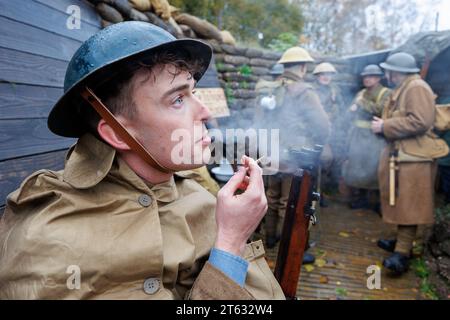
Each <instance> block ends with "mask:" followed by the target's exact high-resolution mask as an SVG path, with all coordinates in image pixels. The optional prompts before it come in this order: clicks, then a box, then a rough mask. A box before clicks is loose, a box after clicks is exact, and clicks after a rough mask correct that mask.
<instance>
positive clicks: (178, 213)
mask: <svg viewBox="0 0 450 320" xmlns="http://www.w3.org/2000/svg"><path fill="white" fill-rule="evenodd" d="M187 174H188V173H186V172H184V173H183V174H182V175H187ZM215 202H216V201H215V197H214V196H212V195H211V194H210V193H209V192H207V191H206V190H205V189H204V188H202V187H201V186H200V185H199V184H198V183H196V182H195V181H194V180H192V179H185V178H183V177H182V176H181V175H175V176H174V177H172V178H171V179H170V181H168V182H166V183H161V184H158V185H150V184H146V183H145V182H144V181H143V180H142V179H141V178H140V177H138V176H137V175H136V174H135V173H134V171H132V170H131V169H130V167H129V166H128V165H127V164H126V163H125V162H124V161H123V160H122V159H121V158H120V157H117V156H116V152H115V150H114V149H113V148H111V147H110V146H108V145H107V144H105V143H103V142H101V141H100V140H98V139H96V138H95V137H93V136H92V135H90V134H86V135H84V136H83V137H81V138H80V139H79V140H78V142H77V144H76V145H75V146H74V147H72V148H71V149H70V151H69V152H68V154H67V158H66V164H65V169H64V170H63V171H59V172H52V171H48V170H41V171H38V172H36V173H34V174H33V175H31V176H30V177H28V178H27V179H26V180H25V181H24V182H23V183H22V185H21V187H20V188H19V189H18V190H16V191H15V192H13V193H12V194H10V195H9V197H8V199H7V206H6V209H5V214H4V217H3V218H2V220H1V223H0V299H183V298H191V299H253V298H257V299H283V298H284V296H283V294H282V292H281V289H280V287H279V285H278V283H277V282H276V280H275V279H274V276H273V275H272V273H271V271H270V269H269V267H268V265H267V263H266V262H265V260H264V248H263V246H262V244H261V243H260V242H259V243H253V244H249V245H247V248H246V251H245V258H246V259H247V260H248V261H249V262H250V266H249V271H248V274H247V278H246V284H245V288H241V287H240V286H239V285H237V284H236V283H235V282H233V281H232V280H231V279H229V278H228V277H227V276H226V275H225V274H223V273H222V272H221V271H219V270H218V269H216V268H214V267H213V266H212V265H210V264H209V263H207V262H206V263H205V261H207V259H208V255H209V252H210V250H211V248H212V246H213V244H214V241H215V237H216V223H215ZM73 268H75V269H78V270H79V272H80V273H79V275H80V280H81V282H80V288H79V289H77V288H73V286H72V287H71V286H70V285H69V286H68V283H69V284H70V281H71V280H70V278H69V277H70V276H73V274H72V272H73V271H71V270H74V269H73Z"/></svg>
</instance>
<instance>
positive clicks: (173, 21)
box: [167, 17, 183, 38]
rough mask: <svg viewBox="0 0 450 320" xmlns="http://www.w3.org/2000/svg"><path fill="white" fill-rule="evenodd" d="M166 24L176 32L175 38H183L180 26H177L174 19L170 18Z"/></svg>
mask: <svg viewBox="0 0 450 320" xmlns="http://www.w3.org/2000/svg"><path fill="white" fill-rule="evenodd" d="M167 23H168V24H169V25H171V26H172V27H173V28H174V29H175V30H176V33H177V38H179V37H181V36H183V30H181V28H180V26H179V25H178V23H177V22H176V21H175V19H174V18H172V17H170V18H169V20H167Z"/></svg>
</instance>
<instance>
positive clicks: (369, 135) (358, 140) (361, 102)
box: [342, 85, 391, 190]
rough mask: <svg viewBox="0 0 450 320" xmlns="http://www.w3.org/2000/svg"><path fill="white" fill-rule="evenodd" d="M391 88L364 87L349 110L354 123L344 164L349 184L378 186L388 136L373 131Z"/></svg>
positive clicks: (361, 186) (368, 187) (367, 187)
mask: <svg viewBox="0 0 450 320" xmlns="http://www.w3.org/2000/svg"><path fill="white" fill-rule="evenodd" d="M390 94H391V90H390V89H388V88H385V87H383V86H382V85H378V86H377V87H376V88H373V90H371V91H368V90H367V89H364V90H361V91H360V92H359V93H358V94H357V95H356V98H355V100H354V101H353V104H354V105H356V106H357V107H358V109H357V110H356V111H354V112H352V111H349V113H350V117H351V120H352V126H351V130H350V134H349V139H348V147H347V148H348V149H347V152H346V153H347V161H345V163H344V165H343V168H342V172H343V173H342V175H343V177H344V181H345V183H346V185H348V186H351V187H354V188H362V189H370V190H377V189H378V163H379V158H380V154H381V151H382V150H383V149H384V146H385V140H384V139H383V137H381V136H380V135H375V134H374V133H373V132H372V129H371V125H372V119H373V117H374V116H376V117H381V115H382V111H383V106H384V105H385V104H386V102H387V100H388V99H389V95H390Z"/></svg>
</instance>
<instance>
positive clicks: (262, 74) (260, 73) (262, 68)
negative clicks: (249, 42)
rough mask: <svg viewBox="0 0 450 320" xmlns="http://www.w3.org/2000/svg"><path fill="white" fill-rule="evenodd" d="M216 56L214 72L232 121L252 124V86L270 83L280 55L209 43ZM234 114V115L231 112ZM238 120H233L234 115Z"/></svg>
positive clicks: (253, 91)
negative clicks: (259, 82)
mask: <svg viewBox="0 0 450 320" xmlns="http://www.w3.org/2000/svg"><path fill="white" fill-rule="evenodd" d="M209 44H210V45H211V46H212V47H213V49H214V52H215V55H214V57H215V62H216V69H217V72H218V74H219V81H220V83H221V86H222V87H223V88H224V89H225V93H226V96H227V98H228V104H229V107H230V109H231V120H230V121H232V122H233V121H234V120H236V121H238V122H239V124H240V125H242V126H243V125H244V124H248V123H251V119H252V117H253V110H254V106H255V98H256V92H255V86H256V83H257V82H258V81H259V80H260V79H271V77H270V75H269V71H270V68H271V67H272V66H273V65H274V64H275V63H276V62H277V61H278V59H279V58H280V56H281V54H278V53H273V52H269V51H265V50H260V49H255V48H243V47H239V46H232V45H229V44H225V43H222V44H219V43H218V42H216V41H209ZM234 111H235V112H234ZM234 114H235V115H236V116H237V117H238V118H239V119H234V120H233V115H234Z"/></svg>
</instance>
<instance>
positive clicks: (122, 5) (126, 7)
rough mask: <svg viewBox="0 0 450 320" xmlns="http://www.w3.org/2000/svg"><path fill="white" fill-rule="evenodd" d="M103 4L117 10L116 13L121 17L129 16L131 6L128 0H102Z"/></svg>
mask: <svg viewBox="0 0 450 320" xmlns="http://www.w3.org/2000/svg"><path fill="white" fill-rule="evenodd" d="M103 2H104V3H106V4H108V5H110V6H112V7H114V8H115V9H117V11H119V12H120V13H121V14H122V16H124V17H129V16H130V12H131V9H132V6H131V5H130V3H129V2H128V0H103Z"/></svg>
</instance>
